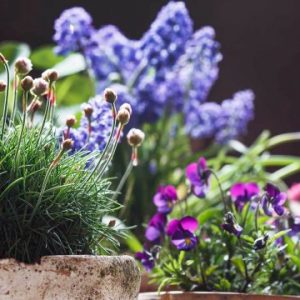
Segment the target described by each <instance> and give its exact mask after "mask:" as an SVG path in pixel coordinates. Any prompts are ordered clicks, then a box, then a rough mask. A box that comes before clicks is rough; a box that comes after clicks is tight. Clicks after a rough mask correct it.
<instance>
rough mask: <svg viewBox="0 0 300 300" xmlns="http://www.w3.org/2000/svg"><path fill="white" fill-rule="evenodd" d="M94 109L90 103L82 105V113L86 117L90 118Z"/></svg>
mask: <svg viewBox="0 0 300 300" xmlns="http://www.w3.org/2000/svg"><path fill="white" fill-rule="evenodd" d="M93 111H94V109H93V107H92V106H91V105H90V104H88V103H87V104H85V105H84V106H83V112H84V115H85V116H86V117H87V118H90V117H91V115H92V113H93Z"/></svg>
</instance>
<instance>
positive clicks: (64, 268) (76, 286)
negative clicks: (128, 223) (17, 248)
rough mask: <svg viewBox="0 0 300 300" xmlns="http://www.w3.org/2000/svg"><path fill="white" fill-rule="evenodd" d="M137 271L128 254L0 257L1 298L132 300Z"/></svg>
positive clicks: (31, 299) (137, 279)
mask: <svg viewBox="0 0 300 300" xmlns="http://www.w3.org/2000/svg"><path fill="white" fill-rule="evenodd" d="M139 287H140V272H139V269H138V267H137V265H136V262H135V261H134V259H133V258H132V257H130V256H125V255H124V256H90V255H70V256H68V255H67V256H63V255H62V256H46V257H43V258H42V259H41V262H40V263H39V264H32V265H30V264H24V263H20V262H17V261H15V260H14V259H2V260H0V299H1V300H8V299H10V300H73V299H74V300H76V299H78V300H85V299H86V300H94V299H95V300H96V299H97V300H135V299H137V297H138V292H139Z"/></svg>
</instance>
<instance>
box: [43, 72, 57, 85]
mask: <svg viewBox="0 0 300 300" xmlns="http://www.w3.org/2000/svg"><path fill="white" fill-rule="evenodd" d="M42 78H43V79H44V80H46V81H50V82H54V81H57V79H58V73H57V71H56V70H53V69H48V70H46V71H45V72H43V73H42Z"/></svg>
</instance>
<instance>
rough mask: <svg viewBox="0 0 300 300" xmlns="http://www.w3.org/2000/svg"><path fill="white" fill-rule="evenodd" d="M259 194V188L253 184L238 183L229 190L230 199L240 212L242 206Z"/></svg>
mask: <svg viewBox="0 0 300 300" xmlns="http://www.w3.org/2000/svg"><path fill="white" fill-rule="evenodd" d="M258 194H259V187H258V185H257V184H256V183H255V182H246V183H243V182H238V183H236V184H234V185H233V186H232V187H231V189H230V195H231V198H232V200H233V202H234V204H235V206H236V208H237V209H238V210H239V211H241V210H242V209H243V207H244V205H245V204H246V203H247V202H249V201H250V200H251V199H252V198H253V197H254V196H257V195H258Z"/></svg>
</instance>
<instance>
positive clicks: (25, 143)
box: [0, 54, 129, 263]
mask: <svg viewBox="0 0 300 300" xmlns="http://www.w3.org/2000/svg"><path fill="white" fill-rule="evenodd" d="M0 61H1V62H2V63H3V64H4V66H5V68H6V71H7V83H6V89H5V91H6V94H5V102H4V109H3V116H2V122H1V124H2V126H1V127H0V132H1V137H0V158H1V159H0V258H15V259H17V260H19V261H23V262H28V263H33V262H37V261H39V259H40V258H41V257H42V256H45V255H71V254H99V253H100V254H102V253H111V252H112V250H113V249H114V248H115V246H117V245H118V238H119V237H120V236H123V235H124V234H125V232H124V230H123V229H120V230H118V228H116V227H117V226H115V225H116V224H115V221H110V222H108V223H107V222H106V223H105V222H103V218H104V217H106V216H108V215H112V214H113V212H114V211H115V210H117V209H119V208H120V205H119V204H118V203H117V202H116V201H114V200H113V196H114V194H115V193H116V192H113V191H112V190H111V189H110V181H109V180H108V179H106V178H104V177H103V175H104V174H105V171H106V169H107V167H108V165H109V164H110V162H111V160H112V157H113V155H114V152H115V148H116V146H117V144H118V141H119V137H120V133H121V130H122V129H123V127H124V125H125V124H126V122H124V110H123V111H121V110H120V111H119V113H120V114H119V115H121V117H119V119H118V114H117V113H116V108H115V104H114V101H115V99H116V96H115V95H114V94H112V91H110V94H109V93H108V96H110V98H109V99H108V100H109V101H107V102H108V103H109V104H111V108H112V113H113V116H114V118H113V124H112V130H111V134H110V137H109V139H108V142H107V145H106V147H105V149H104V151H102V152H98V151H97V152H92V153H87V152H86V151H84V150H82V151H78V152H75V153H74V154H72V155H69V154H68V153H67V152H68V150H70V149H71V148H72V145H73V141H72V139H71V138H70V137H69V136H68V132H67V134H66V136H64V137H63V141H62V142H61V141H59V139H58V138H57V135H56V132H55V127H54V126H53V125H52V120H53V111H54V101H55V96H54V91H55V89H54V82H55V81H56V79H57V74H56V73H55V72H53V70H51V72H48V73H46V74H43V75H44V79H37V80H36V81H33V80H32V78H31V77H29V76H27V77H25V78H24V75H26V73H28V72H29V70H30V69H31V63H30V62H29V61H28V60H27V59H24V58H23V59H19V60H17V62H16V63H15V73H14V82H15V84H14V87H13V92H14V93H13V101H14V102H13V103H14V108H13V111H12V113H11V114H10V118H8V98H9V75H10V74H9V72H10V71H9V68H8V64H7V61H6V60H5V58H4V57H3V55H2V54H0ZM21 80H22V81H21ZM18 82H21V84H20V85H21V87H22V107H23V113H22V116H20V118H19V116H18V113H17V112H16V107H17V106H18V102H17V101H18V89H17V88H18V87H17V84H16V83H18ZM3 86H4V87H5V84H3ZM2 91H4V89H2ZM112 96H113V99H111V98H112ZM29 100H32V101H31V104H30V105H29V106H28V103H27V102H29ZM40 100H41V101H40ZM43 103H45V112H44V116H43V121H42V122H40V123H39V124H36V125H34V123H33V122H32V121H33V116H34V113H35V112H36V109H39V108H40V107H41V105H42V104H43ZM125 115H126V116H125V117H127V115H128V117H127V119H128V118H129V114H128V113H127V112H125ZM122 116H123V119H122ZM29 117H30V118H29ZM127 119H126V118H125V121H128V120H127ZM117 123H119V124H117ZM116 125H118V127H117V128H118V129H117V130H118V131H117V134H116V136H115V137H114V133H115V128H116ZM126 176H127V175H126Z"/></svg>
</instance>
